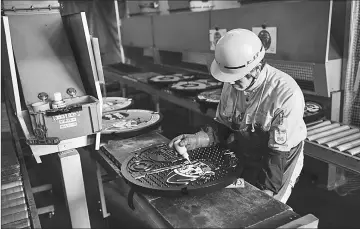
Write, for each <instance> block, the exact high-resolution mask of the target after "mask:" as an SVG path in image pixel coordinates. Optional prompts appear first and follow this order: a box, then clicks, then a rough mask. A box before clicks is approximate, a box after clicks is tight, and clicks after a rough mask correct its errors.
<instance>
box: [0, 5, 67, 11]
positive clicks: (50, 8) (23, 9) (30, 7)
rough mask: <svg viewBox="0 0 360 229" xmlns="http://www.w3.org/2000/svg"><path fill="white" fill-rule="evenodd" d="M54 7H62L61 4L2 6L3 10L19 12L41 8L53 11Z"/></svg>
mask: <svg viewBox="0 0 360 229" xmlns="http://www.w3.org/2000/svg"><path fill="white" fill-rule="evenodd" d="M53 9H61V6H52V5H48V6H39V7H36V6H34V5H30V6H29V7H15V6H11V8H10V7H2V8H1V11H3V12H6V11H12V12H19V11H35V10H37V11H40V10H48V11H51V10H53Z"/></svg>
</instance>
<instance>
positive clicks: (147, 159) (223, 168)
mask: <svg viewBox="0 0 360 229" xmlns="http://www.w3.org/2000/svg"><path fill="white" fill-rule="evenodd" d="M189 156H190V160H191V164H194V163H200V162H202V163H204V164H205V165H206V166H205V165H204V164H203V165H204V166H205V167H206V168H207V169H209V168H211V171H210V170H209V171H207V172H206V173H205V174H203V175H199V176H198V177H197V178H187V179H186V181H184V180H182V183H181V182H180V183H181V184H174V183H169V182H168V179H169V177H170V176H173V175H176V176H177V174H175V173H174V169H175V168H176V167H182V166H184V165H189V162H187V161H186V160H185V159H183V158H182V157H179V156H178V155H177V153H176V152H175V150H173V149H170V148H169V147H168V145H167V144H159V145H155V146H150V147H149V148H146V149H144V150H142V151H140V152H139V153H135V154H132V155H131V156H129V157H128V158H127V159H125V161H124V162H123V163H122V165H121V173H122V175H123V177H124V178H125V180H126V181H127V182H128V183H129V185H130V186H131V187H132V188H133V189H134V191H136V192H143V193H147V194H154V195H157V196H159V195H161V196H179V195H184V194H186V195H198V194H205V193H208V192H211V191H215V190H218V189H221V188H224V187H226V186H228V185H229V184H231V183H232V182H233V181H234V180H236V170H237V169H238V168H237V161H238V160H237V158H236V156H235V154H234V153H233V152H231V151H230V150H228V149H225V148H222V147H221V146H219V145H216V146H212V147H205V148H199V149H195V150H192V151H189ZM169 167H170V168H172V169H167V170H164V171H162V172H157V171H156V170H158V169H163V168H169ZM158 171H159V170H158ZM179 180H180V179H179Z"/></svg>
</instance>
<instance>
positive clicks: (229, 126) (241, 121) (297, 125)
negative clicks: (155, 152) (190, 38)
mask: <svg viewBox="0 0 360 229" xmlns="http://www.w3.org/2000/svg"><path fill="white" fill-rule="evenodd" d="M264 56H265V50H264V47H263V44H262V42H261V40H260V39H259V37H258V36H257V35H256V34H255V33H253V32H252V31H249V30H246V29H234V30H230V31H228V32H227V33H226V34H225V35H224V36H223V37H222V38H220V40H219V41H218V43H217V45H216V47H215V59H214V60H213V62H212V64H211V67H210V72H211V74H212V76H213V77H214V78H215V79H217V80H219V81H222V82H224V85H223V88H222V92H221V97H220V102H219V104H218V106H217V111H216V117H215V121H216V122H214V123H215V124H216V125H206V126H205V127H203V128H201V130H200V131H199V132H197V133H195V134H182V135H180V136H177V137H175V138H174V139H173V140H172V141H171V142H170V143H169V147H173V146H174V142H178V144H179V146H181V147H186V149H187V150H188V151H189V150H193V149H195V148H199V147H208V146H211V145H214V144H226V146H227V147H228V148H229V149H231V150H232V151H234V152H235V153H236V155H237V157H238V159H239V165H238V168H241V169H238V171H239V173H238V176H239V177H241V178H243V179H244V180H246V181H247V182H249V183H250V184H253V185H254V186H256V187H258V188H259V189H261V190H263V191H264V192H265V193H267V194H269V195H271V196H273V197H274V198H275V199H277V200H279V201H281V202H283V203H286V202H287V200H288V198H289V196H290V194H291V192H292V188H293V187H294V185H295V183H296V181H297V178H298V177H299V175H300V172H301V170H302V167H303V160H304V155H303V146H304V140H305V138H306V134H307V130H306V125H305V123H304V121H303V114H304V107H305V101H304V95H303V93H302V91H301V89H300V87H299V86H298V84H297V83H296V81H295V80H294V79H293V78H292V77H291V76H289V75H288V74H286V73H284V72H282V71H280V70H278V69H276V68H274V67H272V66H270V65H268V64H267V63H266V62H265V61H264ZM178 140H180V141H178ZM189 153H190V154H191V152H189Z"/></svg>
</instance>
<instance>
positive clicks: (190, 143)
mask: <svg viewBox="0 0 360 229" xmlns="http://www.w3.org/2000/svg"><path fill="white" fill-rule="evenodd" d="M177 140H181V141H180V142H179V146H182V147H184V146H185V147H186V149H187V150H193V149H196V148H200V147H206V146H209V144H210V139H209V136H208V135H207V134H206V133H205V132H204V131H200V132H197V133H196V134H182V135H179V136H177V137H175V138H174V139H172V140H171V141H170V143H169V147H170V148H173V147H174V143H175V142H176V141H177Z"/></svg>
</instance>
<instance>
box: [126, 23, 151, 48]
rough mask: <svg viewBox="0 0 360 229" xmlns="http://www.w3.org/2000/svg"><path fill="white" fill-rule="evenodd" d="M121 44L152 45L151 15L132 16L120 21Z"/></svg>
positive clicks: (145, 46) (144, 46)
mask: <svg viewBox="0 0 360 229" xmlns="http://www.w3.org/2000/svg"><path fill="white" fill-rule="evenodd" d="M121 36H122V45H124V46H135V47H142V48H147V47H152V46H153V44H154V42H153V31H152V17H150V16H134V17H130V18H127V19H126V20H123V21H122V24H121Z"/></svg>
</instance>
